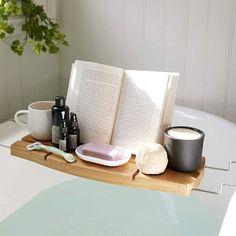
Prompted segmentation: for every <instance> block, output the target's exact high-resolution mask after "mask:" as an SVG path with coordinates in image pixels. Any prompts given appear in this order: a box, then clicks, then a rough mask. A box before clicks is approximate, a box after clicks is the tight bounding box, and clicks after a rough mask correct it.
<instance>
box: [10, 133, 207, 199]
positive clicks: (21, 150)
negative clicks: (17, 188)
mask: <svg viewBox="0 0 236 236" xmlns="http://www.w3.org/2000/svg"><path fill="white" fill-rule="evenodd" d="M36 141H37V140H35V139H33V138H32V137H31V136H30V135H27V136H25V137H23V138H22V140H21V141H17V142H15V143H13V144H12V145H11V154H12V155H13V156H17V157H21V158H24V159H26V160H30V161H33V162H36V163H38V164H41V165H43V166H46V167H49V168H52V169H55V170H58V171H62V172H65V173H68V174H72V175H76V176H80V177H83V178H88V179H93V180H98V181H103V182H107V183H111V184H120V185H127V186H133V187H139V188H145V189H152V190H159V191H163V192H172V193H177V194H180V195H183V196H188V195H190V194H191V191H192V189H193V188H197V186H198V185H199V184H200V181H201V179H202V177H203V174H204V167H205V158H204V157H202V163H201V167H200V168H199V170H197V171H193V172H188V173H182V172H177V171H173V170H170V169H168V168H167V169H166V170H165V172H164V173H163V174H160V175H144V174H142V173H141V172H139V170H138V169H137V167H136V164H135V160H134V157H132V158H131V159H130V161H129V162H128V163H126V164H124V165H122V166H119V167H106V166H101V165H97V164H93V163H90V162H86V161H83V160H81V159H80V158H79V157H77V156H76V155H75V154H74V153H73V154H74V155H75V156H76V157H77V161H76V162H75V163H72V164H69V163H67V162H66V161H65V160H64V159H63V158H62V157H59V156H56V155H54V154H52V153H47V152H44V151H28V150H27V149H26V146H27V145H28V144H30V143H33V142H36ZM43 143H44V144H47V145H52V144H51V143H50V142H43Z"/></svg>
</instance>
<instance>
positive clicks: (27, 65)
mask: <svg viewBox="0 0 236 236" xmlns="http://www.w3.org/2000/svg"><path fill="white" fill-rule="evenodd" d="M0 43H1V44H0V72H1V75H0V109H1V111H0V114H1V115H0V117H1V116H7V117H13V116H14V114H15V112H16V111H17V110H19V109H23V108H26V107H27V105H28V104H29V103H31V102H34V101H39V100H52V99H54V97H55V95H57V94H58V93H59V57H58V55H43V54H42V55H41V56H36V55H34V53H33V52H32V49H28V48H26V50H25V52H24V55H23V56H17V55H15V54H14V53H13V52H11V50H10V49H9V48H8V46H7V45H5V44H4V43H2V42H0Z"/></svg>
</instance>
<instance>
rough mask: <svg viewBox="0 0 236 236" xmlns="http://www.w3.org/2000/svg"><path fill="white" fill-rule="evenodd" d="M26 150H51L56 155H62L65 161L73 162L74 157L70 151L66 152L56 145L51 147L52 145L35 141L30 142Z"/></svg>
mask: <svg viewBox="0 0 236 236" xmlns="http://www.w3.org/2000/svg"><path fill="white" fill-rule="evenodd" d="M26 148H27V150H29V151H33V150H45V151H46V152H52V153H54V154H56V155H59V156H62V157H63V158H64V159H65V160H66V161H67V162H69V163H72V162H75V161H76V159H75V157H74V155H73V154H71V153H66V152H64V151H62V150H60V149H58V148H56V147H52V146H47V145H44V144H42V143H40V142H35V143H31V144H29V145H27V146H26Z"/></svg>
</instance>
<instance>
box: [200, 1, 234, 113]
mask: <svg viewBox="0 0 236 236" xmlns="http://www.w3.org/2000/svg"><path fill="white" fill-rule="evenodd" d="M233 1H234V0H224V1H222V0H210V6H209V7H210V8H209V25H208V28H209V31H208V32H209V34H208V44H209V46H208V51H207V61H206V65H207V70H206V81H205V86H204V88H203V89H204V97H203V99H204V107H203V108H204V110H206V111H208V112H210V113H214V114H216V115H219V116H222V115H224V106H225V92H226V86H227V79H228V63H230V61H229V54H230V51H231V50H232V49H231V35H232V12H233Z"/></svg>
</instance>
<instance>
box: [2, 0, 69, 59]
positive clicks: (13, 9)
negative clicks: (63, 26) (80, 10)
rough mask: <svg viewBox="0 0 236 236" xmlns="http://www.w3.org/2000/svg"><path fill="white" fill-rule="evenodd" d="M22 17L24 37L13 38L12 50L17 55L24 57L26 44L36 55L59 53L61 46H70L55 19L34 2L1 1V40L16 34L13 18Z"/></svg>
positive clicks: (20, 0) (21, 0) (25, 0)
mask: <svg viewBox="0 0 236 236" xmlns="http://www.w3.org/2000/svg"><path fill="white" fill-rule="evenodd" d="M17 16H21V17H23V19H24V20H23V23H22V27H21V31H22V33H24V36H23V37H22V36H21V37H18V38H16V37H12V40H11V42H10V48H11V50H12V51H13V52H15V53H16V54H17V55H22V54H23V51H24V47H25V45H26V44H29V45H31V46H32V48H33V51H34V52H35V53H36V54H40V53H41V52H48V53H52V54H54V53H57V52H58V51H59V46H60V45H66V46H67V45H68V43H67V41H66V40H65V35H64V34H63V33H62V32H61V31H60V28H59V25H58V23H57V22H56V20H55V19H52V18H50V17H49V16H48V15H47V13H46V12H45V10H44V8H43V6H40V5H37V4H35V3H34V2H33V0H0V39H1V40H2V41H3V40H4V39H5V38H6V37H9V36H10V35H12V34H14V31H15V27H14V25H13V24H12V23H11V20H12V18H14V17H17Z"/></svg>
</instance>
